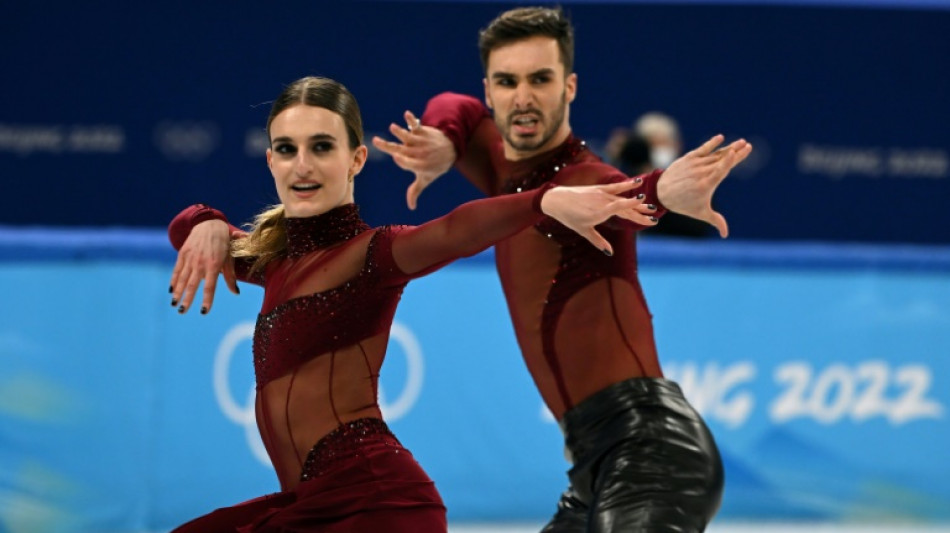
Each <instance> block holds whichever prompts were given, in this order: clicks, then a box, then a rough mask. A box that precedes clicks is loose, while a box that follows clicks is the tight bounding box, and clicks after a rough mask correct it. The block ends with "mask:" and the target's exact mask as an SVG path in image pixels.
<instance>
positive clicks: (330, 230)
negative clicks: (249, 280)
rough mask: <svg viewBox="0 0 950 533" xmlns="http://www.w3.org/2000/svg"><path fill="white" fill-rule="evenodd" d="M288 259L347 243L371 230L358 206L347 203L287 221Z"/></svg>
mask: <svg viewBox="0 0 950 533" xmlns="http://www.w3.org/2000/svg"><path fill="white" fill-rule="evenodd" d="M286 222H287V256H288V257H291V258H296V257H301V256H303V255H306V254H308V253H310V252H313V251H314V250H319V249H321V248H328V247H330V246H333V245H334V244H339V243H341V242H343V241H348V240H350V239H352V238H353V237H356V236H357V235H359V234H360V233H363V232H364V231H366V230H368V229H369V225H368V224H366V223H365V222H363V219H362V218H360V209H359V207H358V206H357V205H356V204H346V205H341V206H340V207H334V208H333V209H331V210H329V211H327V212H326V213H323V214H321V215H315V216H312V217H306V218H287V219H286Z"/></svg>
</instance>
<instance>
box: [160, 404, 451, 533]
mask: <svg viewBox="0 0 950 533" xmlns="http://www.w3.org/2000/svg"><path fill="white" fill-rule="evenodd" d="M447 530H448V525H447V521H446V514H445V506H444V505H443V503H442V499H441V497H440V496H439V493H438V491H437V490H436V488H435V484H434V483H433V482H432V480H431V479H429V476H428V475H427V474H426V473H425V471H423V470H422V467H420V466H419V464H418V463H417V462H416V460H415V459H414V458H413V457H412V454H411V453H409V451H408V450H406V449H405V448H404V447H403V446H402V445H401V444H400V443H399V441H398V440H397V439H396V437H395V436H394V435H393V434H392V433H391V432H390V431H389V429H388V428H387V427H386V424H385V423H384V422H383V421H382V420H379V419H376V418H364V419H359V420H354V421H352V422H348V423H346V424H343V425H341V426H340V427H339V428H337V429H336V430H334V431H333V432H331V433H330V434H329V435H327V436H325V437H323V438H322V439H320V442H318V443H317V444H316V446H314V447H313V449H311V450H310V453H309V455H308V457H307V461H306V462H305V463H304V469H303V473H302V475H301V482H300V483H299V484H298V485H297V487H295V488H294V489H293V490H289V491H284V492H278V493H274V494H270V495H267V496H262V497H260V498H255V499H253V500H250V501H247V502H244V503H241V504H238V505H235V506H232V507H224V508H221V509H217V510H215V511H213V512H211V513H209V514H207V515H204V516H202V517H199V518H196V519H194V520H192V521H190V522H188V523H186V524H184V525H182V526H180V527H178V528H176V529H175V530H174V532H173V533H224V532H227V533H277V532H282V533H305V532H306V533H343V532H346V533H362V532H366V533H370V532H379V531H386V532H392V533H445V532H446V531H447Z"/></svg>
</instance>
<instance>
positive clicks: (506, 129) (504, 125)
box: [495, 91, 567, 152]
mask: <svg viewBox="0 0 950 533" xmlns="http://www.w3.org/2000/svg"><path fill="white" fill-rule="evenodd" d="M566 110H567V92H566V91H565V92H562V93H561V105H559V106H558V107H557V109H555V110H554V112H553V113H552V114H551V120H550V122H549V123H548V125H549V127H547V128H545V129H544V132H543V133H542V135H541V138H540V139H537V140H535V139H532V138H518V137H514V136H513V135H512V134H511V119H510V118H509V117H505V118H503V119H499V118H498V117H497V116H496V117H495V124H496V125H497V126H498V129H499V130H501V132H502V136H503V137H504V138H505V142H507V143H508V145H509V146H511V147H512V148H514V149H515V151H518V152H533V151H535V150H537V149H539V148H541V147H542V146H544V145H545V144H547V142H548V141H550V140H551V138H552V137H554V135H555V134H556V133H557V130H558V129H560V128H561V124H562V123H563V122H564V114H565V112H566ZM536 116H537V117H538V123H539V125H541V126H544V125H545V121H544V114H543V113H541V112H540V111H538V112H537V114H536Z"/></svg>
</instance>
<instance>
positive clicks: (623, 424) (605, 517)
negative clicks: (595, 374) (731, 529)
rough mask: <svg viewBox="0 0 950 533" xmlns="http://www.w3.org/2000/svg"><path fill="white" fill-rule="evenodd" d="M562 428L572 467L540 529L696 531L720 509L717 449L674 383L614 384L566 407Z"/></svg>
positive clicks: (720, 475) (720, 472)
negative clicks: (553, 509) (565, 485)
mask: <svg viewBox="0 0 950 533" xmlns="http://www.w3.org/2000/svg"><path fill="white" fill-rule="evenodd" d="M561 428H562V429H563V430H564V434H565V440H566V445H567V452H568V453H569V454H570V455H571V456H572V457H573V463H574V466H573V468H571V469H570V470H569V471H568V477H569V478H570V486H569V487H568V489H567V491H565V492H564V494H563V495H562V496H561V500H560V502H558V511H557V513H556V514H555V515H554V518H552V519H551V521H550V522H549V523H548V524H547V525H546V526H545V527H544V529H543V530H542V533H555V532H556V533H562V532H570V533H582V532H583V533H606V532H620V531H623V532H641V531H642V532H690V533H692V532H700V531H703V530H705V528H706V525H707V524H708V523H709V521H710V520H711V519H712V517H713V516H714V515H715V514H716V511H718V510H719V503H720V501H721V500H722V488H723V470H722V460H721V459H720V457H719V450H718V449H717V448H716V443H715V441H714V440H713V437H712V435H711V434H710V433H709V430H708V428H707V427H706V424H705V423H704V422H703V420H702V418H700V416H699V414H697V413H696V411H695V410H693V408H692V407H691V406H690V405H689V402H687V401H686V399H685V398H684V397H683V394H682V392H681V391H680V388H679V386H678V385H676V383H674V382H672V381H669V380H666V379H661V378H635V379H629V380H627V381H622V382H620V383H616V384H614V385H611V386H609V387H607V388H605V389H603V390H601V391H599V392H597V393H595V394H594V395H592V396H590V397H589V398H587V399H585V400H584V401H582V402H581V403H580V404H578V405H577V406H576V407H574V408H572V409H570V410H569V411H567V413H565V415H564V418H563V419H562V420H561Z"/></svg>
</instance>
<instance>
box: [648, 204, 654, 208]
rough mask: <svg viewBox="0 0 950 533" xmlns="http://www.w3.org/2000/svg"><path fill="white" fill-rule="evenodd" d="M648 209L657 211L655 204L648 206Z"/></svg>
mask: <svg viewBox="0 0 950 533" xmlns="http://www.w3.org/2000/svg"><path fill="white" fill-rule="evenodd" d="M647 209H656V206H655V205H653V204H647Z"/></svg>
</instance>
